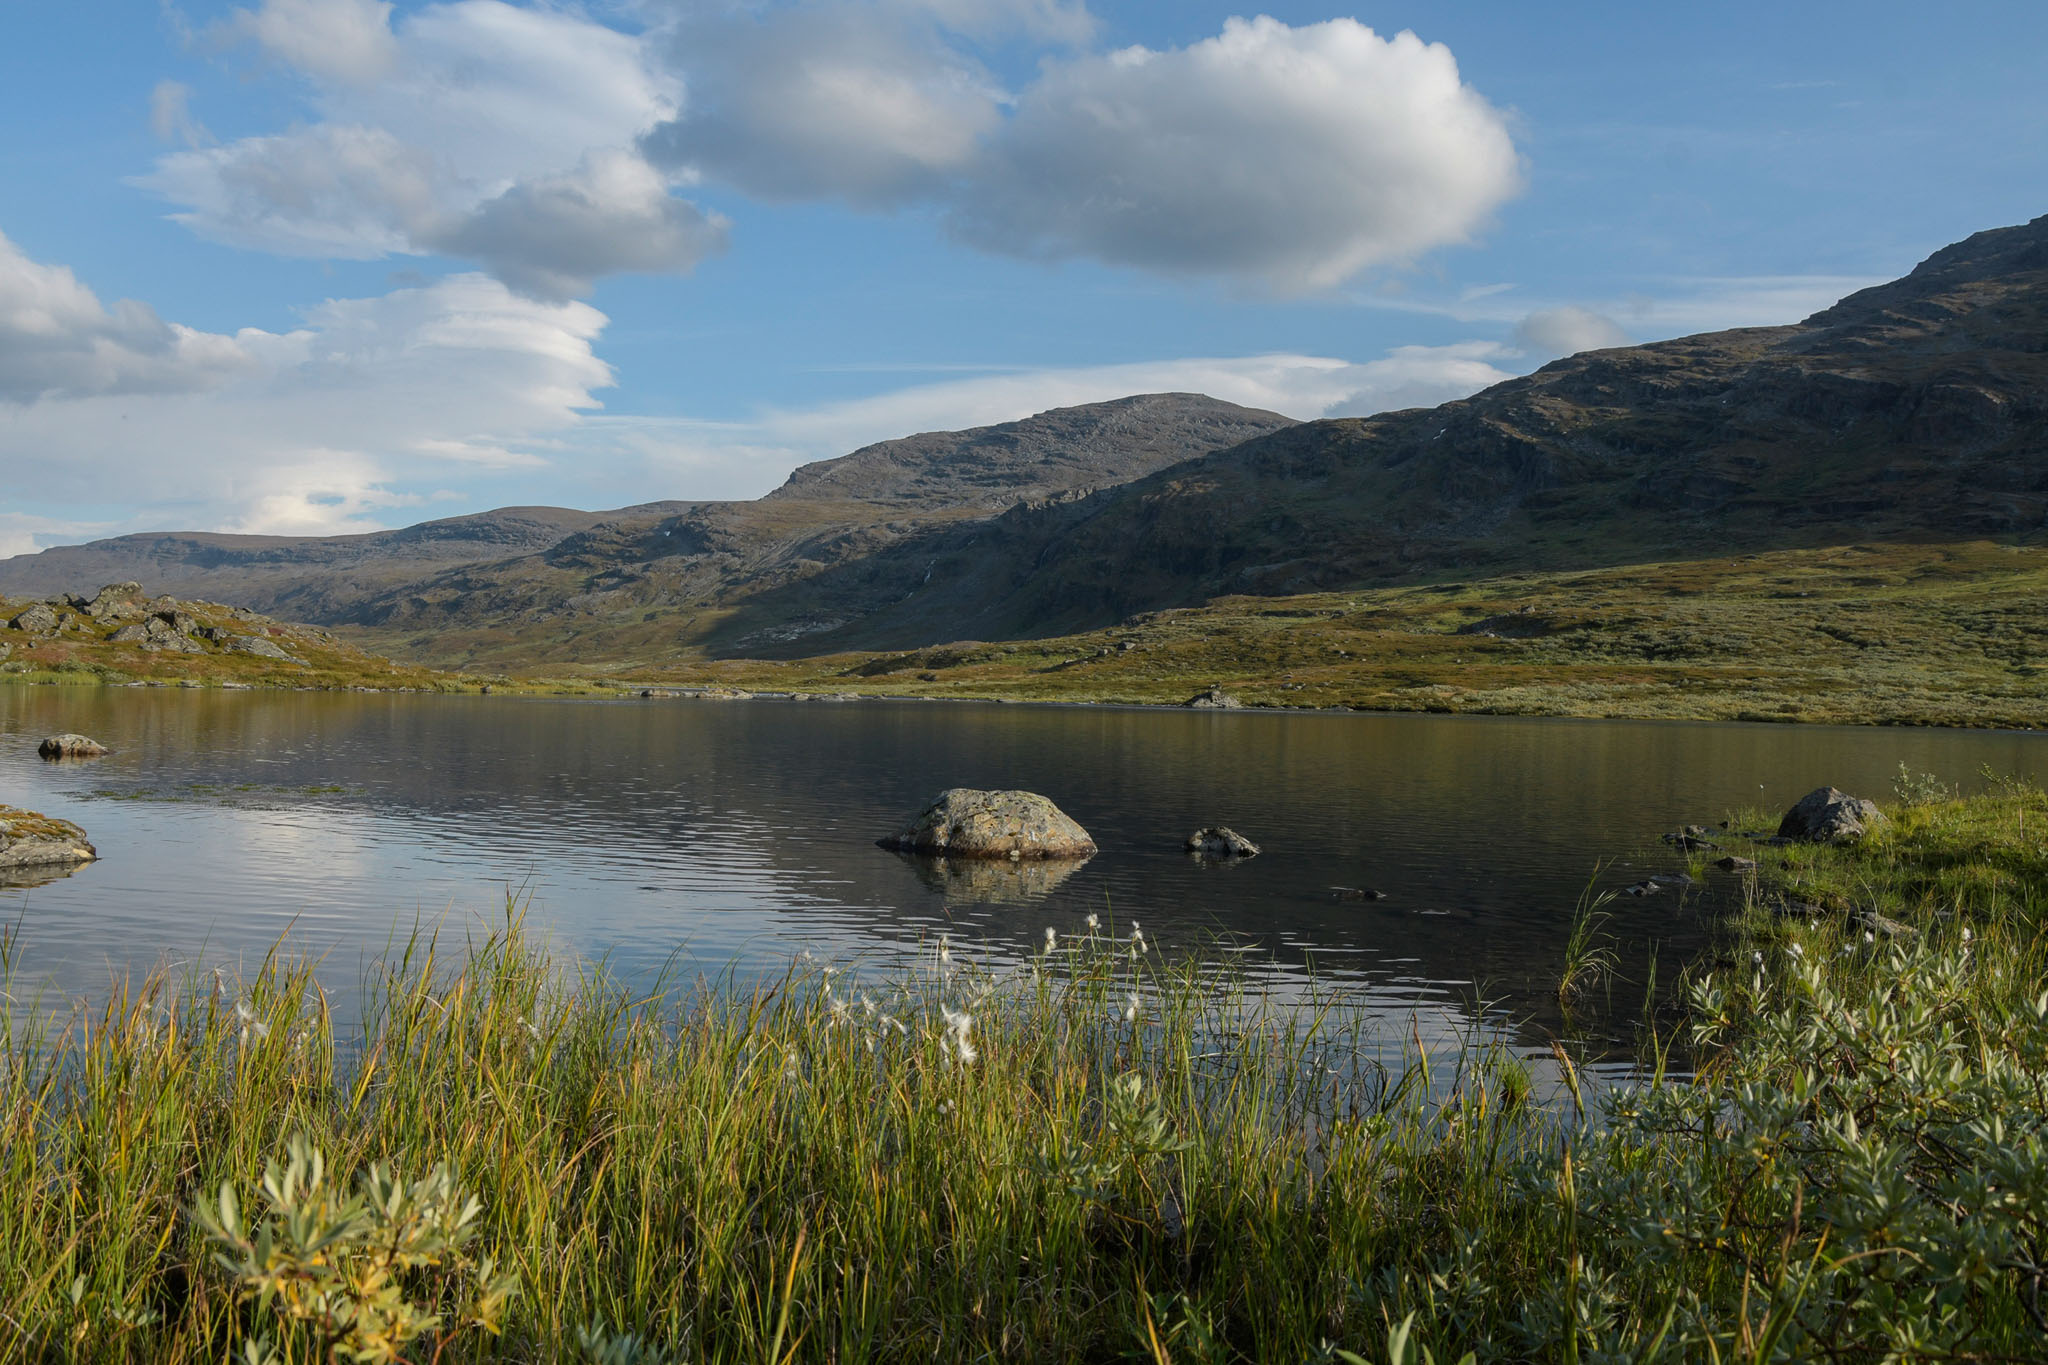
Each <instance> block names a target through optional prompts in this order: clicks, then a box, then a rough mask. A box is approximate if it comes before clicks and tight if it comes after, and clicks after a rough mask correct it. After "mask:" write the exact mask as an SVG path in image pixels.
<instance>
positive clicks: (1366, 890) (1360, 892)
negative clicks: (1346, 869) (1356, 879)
mask: <svg viewBox="0 0 2048 1365" xmlns="http://www.w3.org/2000/svg"><path fill="white" fill-rule="evenodd" d="M1330 895H1331V897H1332V898H1334V899H1336V900H1340V901H1383V900H1385V899H1386V898H1387V893H1386V892H1384V891H1375V890H1373V889H1372V888H1371V887H1368V886H1333V887H1331V888H1330Z"/></svg>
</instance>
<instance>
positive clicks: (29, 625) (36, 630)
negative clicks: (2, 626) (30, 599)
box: [7, 602, 57, 635]
mask: <svg viewBox="0 0 2048 1365" xmlns="http://www.w3.org/2000/svg"><path fill="white" fill-rule="evenodd" d="M7 624H9V625H11V626H13V627H14V628H15V629H16V630H25V631H27V632H28V633H29V634H31V635H49V634H51V633H52V632H54V631H55V630H56V629H57V610H56V608H55V607H52V606H51V605H50V604H49V603H48V602H37V603H35V604H34V605H32V606H30V607H28V608H26V609H24V610H23V611H22V612H21V613H20V614H19V615H17V616H16V617H15V618H14V619H13V620H12V621H9V622H8V623H7Z"/></svg>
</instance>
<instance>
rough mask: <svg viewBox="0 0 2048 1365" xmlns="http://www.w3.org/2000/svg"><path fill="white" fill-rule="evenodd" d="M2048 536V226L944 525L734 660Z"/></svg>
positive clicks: (780, 606)
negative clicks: (1330, 598)
mask: <svg viewBox="0 0 2048 1365" xmlns="http://www.w3.org/2000/svg"><path fill="white" fill-rule="evenodd" d="M2044 536H2048V217H2043V218H2038V219H2036V220H2034V221H2033V222H2031V223H2028V224H2025V225H2023V226H2019V227H2011V228H2002V229H1997V230H1994V231H1990V232H1982V233H1978V234H1977V235H1975V236H1973V237H1971V238H1969V239H1968V240H1966V241H1964V242H1961V243H1958V244H1956V245H1954V246H1951V247H1948V248H1946V249H1944V250H1942V251H1940V252H1937V253H1936V254H1935V255H1934V256H1932V257H1930V258H1929V259H1928V260H1927V261H1926V262H1924V263H1923V264H1922V265H1921V266H1919V267H1918V268H1917V269H1915V270H1914V271H1913V272H1912V273H1911V274H1910V275H1908V276H1906V277H1905V278H1903V279H1900V280H1896V281H1893V282H1892V283H1890V284H1885V285H1880V286H1878V287H1876V288H1872V289H1866V290H1863V291H1861V292H1860V293H1857V294H1853V295H1851V296H1849V297H1848V298H1846V299H1843V300H1842V301H1841V302H1840V303H1838V304H1836V305H1835V306H1834V307H1832V308H1829V309H1826V310H1824V311H1822V312H1820V313H1816V314H1815V315H1814V316H1812V317H1810V318H1808V319H1806V320H1805V321H1804V322H1801V323H1798V324H1795V325H1790V326H1782V327H1759V328H1744V329H1740V330H1735V331H1727V332H1716V333H1710V334H1706V335H1701V336H1691V337H1684V338H1680V339H1678V340H1675V341H1666V342H1658V343H1655V344H1651V345H1645V346H1631V347H1624V348H1618V349H1613V350H1603V351H1592V352H1586V353H1583V354H1580V355H1576V356H1572V357H1569V358H1567V359H1564V360H1560V361H1557V362H1554V363H1552V364H1550V365H1546V366H1545V367H1543V368H1542V369H1540V370H1538V371H1536V372H1535V373H1534V374H1531V375H1528V376H1526V377H1524V378H1520V379H1515V380H1510V381H1508V382H1505V383H1502V384H1499V385H1496V386H1495V387H1493V388H1491V389H1487V390H1485V391H1484V392H1482V393H1479V394H1477V395H1474V396H1473V397H1471V398H1469V399H1465V400H1462V401H1459V402H1454V403H1447V404H1445V405H1443V406H1441V407H1438V408H1431V409H1426V410H1424V409H1417V410H1410V411H1406V412H1398V413H1387V414H1382V415H1379V416H1376V417H1369V418H1362V419H1337V420H1329V421H1319V422H1306V423H1302V424H1300V425H1296V426H1291V427H1288V428H1285V429H1284V430H1281V431H1277V432H1274V433H1272V434H1270V435H1265V436H1261V437H1258V438H1255V439H1253V440H1251V441H1248V442H1246V443H1244V444H1243V445H1240V446H1236V447H1234V448H1232V449H1229V450H1224V451H1219V452H1217V453H1215V454H1211V455H1206V456H1203V457H1200V458H1197V459H1195V460H1191V461H1188V462H1187V463H1184V464H1180V465H1176V466H1174V467H1172V468H1170V469H1166V470H1162V471H1160V472H1159V473H1156V474H1153V475H1150V476H1148V477H1146V478H1143V479H1138V480H1134V481H1132V482H1129V483H1126V484H1122V485H1119V486H1117V487H1115V488H1110V489H1105V490H1102V491H1100V492H1097V493H1095V494H1093V495H1091V496H1089V497H1087V498H1083V499H1078V500H1074V501H1070V502H1065V503H1061V504H1057V505H1040V506H1024V507H1018V508H1014V509H1012V510H1010V511H1008V512H1006V513H1004V514H1003V515H1001V516H999V517H996V518H993V519H990V520H988V521H985V522H980V523H976V524H974V525H972V526H964V525H963V526H958V527H946V528H936V529H934V530H932V531H928V532H926V533H924V534H922V535H919V536H916V537H912V538H908V539H906V540H904V541H903V542H900V543H898V544H896V545H893V546H890V547H888V548H887V549H886V550H885V551H883V552H882V553H880V554H877V555H874V556H870V557H867V558H865V559H862V560H860V561H858V562H854V563H848V564H844V565H841V566H838V567H835V568H833V569H831V570H829V571H827V572H823V573H820V574H817V575H815V576H812V577H810V578H808V579H806V580H805V581H803V582H802V583H796V584H789V585H785V586H782V587H779V588H777V589H775V590H773V591H770V592H767V593H764V594H761V595H759V596H757V597H756V598H754V599H752V600H751V601H749V602H748V603H747V604H746V605H745V607H744V608H743V609H742V610H741V611H739V612H737V613H735V614H734V615H733V616H732V617H731V618H730V619H729V620H727V621H725V622H724V623H722V625H721V627H720V637H716V638H714V639H713V641H712V643H714V644H718V643H720V642H721V639H722V640H723V641H724V642H725V648H726V649H727V650H728V651H731V650H733V648H734V645H735V644H736V643H737V642H738V641H740V640H755V641H758V640H759V639H760V638H761V637H762V633H763V632H764V631H772V630H774V629H775V628H776V627H777V623H784V625H785V628H786V623H789V622H793V621H794V622H802V621H811V622H817V623H823V622H839V623H841V624H838V625H835V626H834V627H833V628H831V629H829V630H822V631H818V632H815V633H813V634H810V635H808V636H806V637H804V638H803V639H802V642H801V647H802V649H803V651H804V652H806V653H815V652H820V651H827V650H831V649H837V648H853V647H861V648H899V647H908V646H913V645H920V644H931V643H938V642H942V641H946V640H957V639H987V640H994V639H1011V638H1020V637H1029V636H1045V635H1050V634H1056V633H1059V632H1063V631H1070V630H1079V629H1084V628H1090V627H1094V626H1099V625H1106V624H1110V623H1113V622H1115V621H1117V620H1119V619H1121V618H1123V617H1125V616H1127V615H1130V614H1132V613H1136V612H1141V611H1148V610H1153V609H1157V608H1162V607H1173V606H1185V605H1192V604H1196V603H1200V602H1203V601H1207V600H1209V599H1211V598H1213V597H1216V596H1219V595H1224V594H1231V593H1251V594H1284V593H1296V592H1307V591H1312V590H1316V589H1324V588H1334V587H1350V586H1362V585H1369V584H1389V583H1398V582H1403V581H1411V580H1416V579H1423V578H1431V577H1434V578H1442V577H1444V576H1447V575H1474V574H1481V573H1492V572H1501V571H1508V570H1517V569H1528V570H1555V569H1561V568H1575V567H1576V568H1590V567H1596V566H1609V565H1616V564H1626V563H1631V562H1641V561H1647V560H1653V559H1672V558H1682V557H1687V556H1698V557H1710V556H1717V555H1727V554H1731V553H1739V552H1743V551H1751V550H1761V549H1778V548H1795V547H1801V546H1814V545H1823V544H1831V543H1835V544H1839V543H1846V542H1860V541H1884V540H1889V541H1944V540H1946V541H1956V540H1969V539H1981V538H1989V539H1996V540H2004V541H2010V542H2020V541H2038V540H2041V539H2042V538H2043V537H2044Z"/></svg>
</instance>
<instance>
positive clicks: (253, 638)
mask: <svg viewBox="0 0 2048 1365" xmlns="http://www.w3.org/2000/svg"><path fill="white" fill-rule="evenodd" d="M226 648H227V651H228V653H230V654H254V655H255V656H256V657H257V658H259V659H283V660H284V661H285V662H286V663H294V664H295V663H297V662H298V660H297V659H294V658H293V657H292V656H291V655H289V654H287V653H285V652H284V650H283V649H282V648H281V647H280V646H278V645H277V644H275V643H273V642H272V641H270V640H267V639H265V638H264V637H263V636H261V635H230V636H229V637H228V642H227V646H226Z"/></svg>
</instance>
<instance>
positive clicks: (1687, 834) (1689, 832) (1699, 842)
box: [1664, 825, 1720, 852]
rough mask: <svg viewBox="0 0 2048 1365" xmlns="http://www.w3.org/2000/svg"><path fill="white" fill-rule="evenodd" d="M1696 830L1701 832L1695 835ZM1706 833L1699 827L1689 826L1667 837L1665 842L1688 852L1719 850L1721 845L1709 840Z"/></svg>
mask: <svg viewBox="0 0 2048 1365" xmlns="http://www.w3.org/2000/svg"><path fill="white" fill-rule="evenodd" d="M1694 830H1699V833H1697V834H1695V833H1693V831H1694ZM1706 833H1707V832H1706V831H1705V830H1703V829H1700V827H1699V826H1698V825H1687V826H1686V827H1685V829H1684V830H1683V831H1681V832H1680V833H1677V834H1667V835H1665V836H1664V842H1665V843H1667V844H1672V845H1675V846H1677V847H1678V848H1681V849H1684V850H1686V851H1687V852H1690V851H1692V850H1693V849H1696V848H1719V847H1720V845H1719V844H1717V843H1715V842H1714V841H1713V840H1711V839H1709V838H1707V837H1706Z"/></svg>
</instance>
